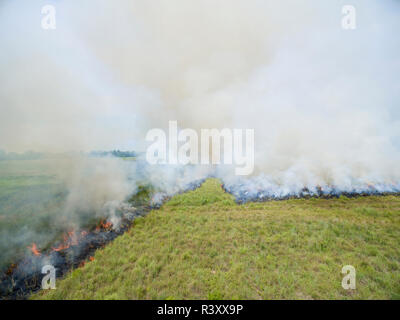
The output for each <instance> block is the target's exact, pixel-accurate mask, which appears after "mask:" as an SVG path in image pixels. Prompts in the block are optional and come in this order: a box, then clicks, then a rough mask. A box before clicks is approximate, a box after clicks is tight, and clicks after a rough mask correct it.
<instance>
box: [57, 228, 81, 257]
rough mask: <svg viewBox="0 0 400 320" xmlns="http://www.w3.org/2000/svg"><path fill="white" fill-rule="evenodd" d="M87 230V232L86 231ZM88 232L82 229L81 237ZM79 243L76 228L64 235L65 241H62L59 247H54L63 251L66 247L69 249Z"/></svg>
mask: <svg viewBox="0 0 400 320" xmlns="http://www.w3.org/2000/svg"><path fill="white" fill-rule="evenodd" d="M84 232H85V233H84ZM86 234H87V232H86V231H82V232H81V237H84V236H86ZM76 245H78V236H77V234H76V232H75V231H74V230H72V231H68V232H67V234H65V235H64V242H63V243H61V244H60V245H59V246H58V247H56V248H54V247H53V251H57V252H58V251H62V250H65V249H68V248H69V247H71V246H76Z"/></svg>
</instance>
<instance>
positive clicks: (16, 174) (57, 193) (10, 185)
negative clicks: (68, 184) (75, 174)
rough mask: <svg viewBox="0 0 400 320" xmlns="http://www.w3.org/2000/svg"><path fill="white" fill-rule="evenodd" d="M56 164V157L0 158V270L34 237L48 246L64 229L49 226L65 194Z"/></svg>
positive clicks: (43, 245)
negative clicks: (33, 158) (0, 159)
mask: <svg viewBox="0 0 400 320" xmlns="http://www.w3.org/2000/svg"><path fill="white" fill-rule="evenodd" d="M54 166H55V163H54V161H53V160H16V161H14V160H12V161H0V270H1V268H3V267H5V266H7V265H8V264H10V263H11V262H15V261H17V260H18V259H21V258H22V257H23V255H24V254H25V253H26V250H27V246H28V245H30V244H31V243H32V242H33V241H35V242H37V243H38V244H39V245H40V246H41V247H45V246H46V245H48V244H49V243H51V239H53V238H57V236H58V234H59V233H60V232H61V231H60V230H57V229H55V228H51V227H50V226H51V225H52V224H53V220H54V219H56V218H57V217H58V216H59V215H60V207H61V205H62V202H63V201H64V199H65V196H66V190H65V188H64V187H63V186H62V184H61V183H60V180H59V178H58V176H57V170H56V169H55V167H54Z"/></svg>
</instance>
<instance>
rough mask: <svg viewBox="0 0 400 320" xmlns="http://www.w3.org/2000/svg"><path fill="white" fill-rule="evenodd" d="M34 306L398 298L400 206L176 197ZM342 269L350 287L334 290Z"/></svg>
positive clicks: (198, 193)
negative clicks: (352, 279) (350, 270)
mask: <svg viewBox="0 0 400 320" xmlns="http://www.w3.org/2000/svg"><path fill="white" fill-rule="evenodd" d="M94 258H95V259H94V260H93V261H90V262H88V263H86V264H85V265H84V266H83V267H81V268H78V269H75V270H73V271H72V272H71V273H69V274H68V275H67V276H66V278H65V279H63V280H58V281H57V289H56V290H51V291H46V292H45V291H41V292H39V293H38V294H36V295H34V296H33V298H34V299H399V298H400V198H399V197H395V196H380V197H375V196H371V197H359V198H351V199H350V198H345V197H341V198H340V199H328V200H327V199H299V200H286V201H271V202H264V203H248V204H246V205H237V204H236V203H235V202H234V199H233V198H232V196H231V195H229V194H226V193H225V192H224V191H223V190H222V188H221V186H220V182H219V181H218V180H216V179H209V180H207V181H206V182H205V183H204V184H203V185H202V187H201V188H199V189H197V190H195V191H191V192H187V193H185V194H181V195H177V196H175V197H174V198H172V199H171V200H170V201H169V202H167V203H166V204H164V205H163V206H162V208H161V209H159V210H154V211H152V212H151V213H149V214H148V215H147V216H146V217H144V218H140V219H138V220H136V221H135V223H134V225H133V226H132V227H131V229H130V230H129V231H128V232H127V233H125V234H124V235H122V236H120V237H119V238H117V239H116V240H114V242H113V243H111V244H109V245H108V246H106V247H105V248H103V249H99V250H98V251H97V252H96V254H95V257H94ZM344 265H352V266H354V267H355V269H356V272H357V276H356V283H357V288H356V289H355V290H344V289H343V288H342V287H341V281H342V277H343V275H342V274H341V270H342V267H343V266H344Z"/></svg>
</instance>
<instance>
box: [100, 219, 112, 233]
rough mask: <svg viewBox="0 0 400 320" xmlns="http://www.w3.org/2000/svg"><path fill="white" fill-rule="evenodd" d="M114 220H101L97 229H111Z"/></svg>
mask: <svg viewBox="0 0 400 320" xmlns="http://www.w3.org/2000/svg"><path fill="white" fill-rule="evenodd" d="M112 225H113V224H112V222H109V221H105V220H101V221H100V224H99V225H98V226H97V227H96V231H100V229H104V230H107V229H110V228H111V227H112Z"/></svg>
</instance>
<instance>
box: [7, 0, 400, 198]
mask: <svg viewBox="0 0 400 320" xmlns="http://www.w3.org/2000/svg"><path fill="white" fill-rule="evenodd" d="M49 3H51V4H53V5H54V6H55V7H56V9H57V29H56V30H52V31H45V30H42V29H41V28H40V19H41V15H40V8H41V6H42V5H44V4H49ZM344 4H347V3H346V2H344V1H329V2H328V1H324V2H322V1H321V2H318V3H317V2H316V1H311V0H308V1H307V0H302V1H296V0H282V1H266V0H265V1H261V0H253V1H243V0H229V1H228V0H225V1H224V0H222V1H214V0H204V1H196V2H195V1H183V0H159V1H128V0H123V1H122V0H121V1H118V3H113V2H110V1H106V0H96V1H95V0H83V1H79V3H74V2H60V1H50V2H49V1H46V2H43V1H35V2H33V1H22V0H20V1H4V2H3V3H2V5H1V6H0V39H1V43H2V49H1V50H0V64H1V66H0V67H1V70H2V72H1V73H0V83H1V86H0V108H1V114H2V115H4V116H2V117H1V118H0V145H1V146H3V147H5V148H6V149H7V150H11V151H13V150H15V151H18V150H25V149H37V150H71V149H75V150H76V149H84V150H88V149H110V148H131V149H132V148H135V149H137V148H140V147H142V148H143V147H144V144H143V140H144V137H145V134H146V132H147V130H148V129H150V128H154V127H166V126H167V125H168V121H169V120H178V123H179V124H180V125H181V126H182V127H189V128H194V129H200V128H221V129H222V128H224V127H230V128H254V129H255V135H256V141H255V147H256V161H255V166H256V175H257V176H258V178H253V180H252V181H256V180H257V181H260V180H261V181H263V182H262V183H261V185H259V184H260V183H258V184H257V183H255V182H254V183H255V184H256V185H257V188H261V189H262V188H264V189H268V188H272V189H274V190H275V191H276V190H278V191H276V192H278V193H279V194H281V193H283V194H288V193H292V192H298V191H299V190H300V189H301V188H302V187H304V186H307V187H309V188H310V189H312V188H315V186H318V185H319V186H326V187H329V186H335V187H337V188H340V189H343V190H356V189H357V188H361V189H362V188H364V187H365V185H367V184H374V185H385V186H386V187H385V188H386V189H387V188H389V189H390V188H391V186H393V185H395V186H396V185H398V183H399V181H400V168H399V167H398V165H397V164H398V163H399V160H400V153H399V148H400V140H399V136H400V121H399V120H400V113H399V110H400V109H399V105H398V104H399V101H400V99H399V98H400V93H399V92H400V90H399V89H400V81H399V77H398V74H399V71H400V60H399V58H398V52H399V49H400V39H399V37H398V36H397V33H396V31H398V30H400V28H399V27H400V20H399V19H398V13H399V7H400V5H399V3H398V2H396V1H390V0H386V1H373V0H364V1H353V5H354V6H355V8H356V10H357V11H356V12H357V28H356V29H355V30H347V31H346V30H343V29H342V27H341V19H342V12H341V8H342V6H343V5H344ZM157 172H158V171H154V175H152V177H153V178H154V177H156V178H157V179H153V178H152V179H153V180H154V181H158V179H159V178H161V177H162V178H165V179H166V180H165V181H170V180H171V179H172V180H177V178H176V175H174V174H175V173H174V174H172V175H171V177H172V178H171V179H167V178H168V176H169V172H170V171H169V169H168V170H167V171H165V173H164V174H163V175H158V174H157ZM172 172H174V171H172ZM221 172H222V171H221ZM221 175H222V178H223V179H224V180H225V181H226V183H231V184H233V185H234V184H237V183H239V182H236V179H234V177H232V176H231V175H230V174H229V173H224V174H222V173H221ZM196 177H197V176H196ZM194 179H195V177H192V176H191V175H190V174H188V173H187V178H185V180H194ZM254 179H256V180H254ZM122 180H123V179H122ZM112 181H114V180H113V179H111V180H110V181H109V183H112ZM247 183H249V182H248V181H247ZM123 184H124V183H123V182H122V188H123V189H124V187H123ZM88 187H89V189H90V186H88ZM248 188H255V185H248ZM111 190H113V189H111ZM357 190H358V189H357ZM167 193H168V192H167ZM121 194H124V193H121Z"/></svg>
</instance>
